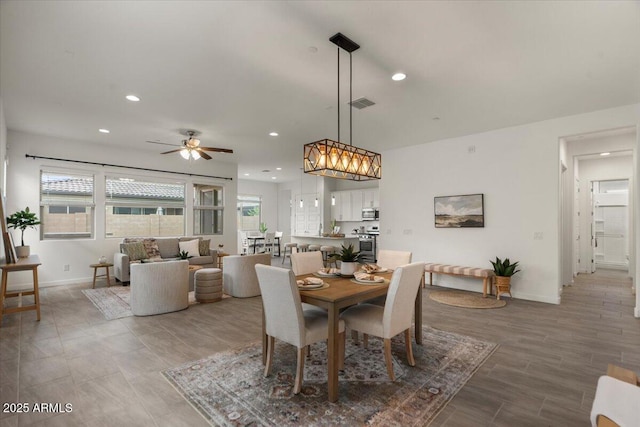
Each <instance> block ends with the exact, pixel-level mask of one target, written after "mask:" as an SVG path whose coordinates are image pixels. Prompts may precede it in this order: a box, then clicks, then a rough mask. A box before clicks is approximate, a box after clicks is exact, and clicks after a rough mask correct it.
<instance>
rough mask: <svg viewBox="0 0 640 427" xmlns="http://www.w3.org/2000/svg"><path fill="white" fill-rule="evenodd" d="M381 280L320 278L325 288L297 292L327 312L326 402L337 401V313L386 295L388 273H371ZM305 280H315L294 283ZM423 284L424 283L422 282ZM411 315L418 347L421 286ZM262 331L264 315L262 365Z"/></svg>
mask: <svg viewBox="0 0 640 427" xmlns="http://www.w3.org/2000/svg"><path fill="white" fill-rule="evenodd" d="M375 274H376V276H381V277H383V278H384V279H385V280H384V282H382V283H366V284H365V283H358V282H356V281H355V279H354V278H353V277H352V276H351V277H342V276H332V277H322V280H323V282H324V283H326V284H328V285H329V286H328V287H326V288H325V287H323V288H319V289H315V290H312V289H305V290H300V299H301V301H302V302H304V303H307V304H313V305H315V306H318V307H322V308H324V309H326V310H327V313H328V320H329V321H328V329H329V331H328V337H329V339H328V342H327V376H328V378H327V389H328V399H329V402H337V401H338V361H339V353H338V350H339V348H340V345H339V340H340V337H339V333H338V325H339V320H340V311H341V310H344V309H345V308H347V307H350V306H352V305H356V304H358V303H360V302H364V301H367V300H370V299H373V298H376V297H380V296H383V295H386V294H387V291H388V289H389V281H390V279H391V275H392V274H393V272H392V271H387V272H384V273H375ZM307 277H315V275H313V274H305V275H301V276H297V277H296V279H297V280H301V279H302V280H304V279H305V278H307ZM423 280H424V279H423ZM414 315H415V341H416V343H417V344H420V345H421V344H422V286H420V287H419V288H418V294H417V295H416V299H415V304H414ZM265 331H266V329H265V319H264V313H263V317H262V362H263V364H265V363H266V360H267V359H266V358H267V335H266V332H265Z"/></svg>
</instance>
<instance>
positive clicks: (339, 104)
mask: <svg viewBox="0 0 640 427" xmlns="http://www.w3.org/2000/svg"><path fill="white" fill-rule="evenodd" d="M338 141H340V47H339V46H338Z"/></svg>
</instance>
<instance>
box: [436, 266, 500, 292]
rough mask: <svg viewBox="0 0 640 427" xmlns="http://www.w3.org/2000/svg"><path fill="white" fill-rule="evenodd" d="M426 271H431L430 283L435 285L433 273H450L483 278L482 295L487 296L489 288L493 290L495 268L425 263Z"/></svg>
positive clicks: (451, 274)
mask: <svg viewBox="0 0 640 427" xmlns="http://www.w3.org/2000/svg"><path fill="white" fill-rule="evenodd" d="M424 271H425V273H429V285H430V286H431V285H433V273H436V274H448V275H450V276H461V277H476V278H479V279H482V296H483V297H484V298H486V297H487V288H489V292H491V287H492V278H493V277H494V276H495V273H494V272H493V270H489V269H486V268H474V267H461V266H459V265H448V264H431V263H427V264H425V265H424Z"/></svg>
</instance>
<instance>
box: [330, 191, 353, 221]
mask: <svg viewBox="0 0 640 427" xmlns="http://www.w3.org/2000/svg"><path fill="white" fill-rule="evenodd" d="M351 206H352V204H351V192H350V191H334V192H332V193H331V220H334V219H335V220H336V221H352V219H351V217H352V209H351Z"/></svg>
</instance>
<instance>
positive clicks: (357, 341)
mask: <svg viewBox="0 0 640 427" xmlns="http://www.w3.org/2000/svg"><path fill="white" fill-rule="evenodd" d="M351 340H352V341H353V345H358V344H360V339H359V338H358V331H351Z"/></svg>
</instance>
